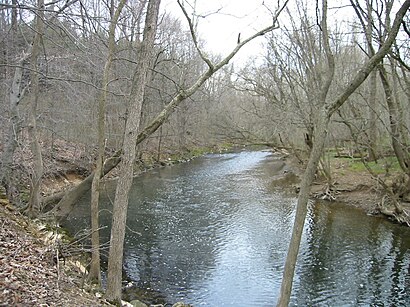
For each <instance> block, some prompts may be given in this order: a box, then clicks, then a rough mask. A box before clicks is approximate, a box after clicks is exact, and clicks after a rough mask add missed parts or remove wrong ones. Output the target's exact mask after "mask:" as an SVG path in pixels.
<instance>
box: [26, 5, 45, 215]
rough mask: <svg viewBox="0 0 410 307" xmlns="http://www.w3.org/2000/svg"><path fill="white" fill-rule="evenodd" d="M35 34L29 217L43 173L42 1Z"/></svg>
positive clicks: (36, 206) (36, 207)
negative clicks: (40, 105)
mask: <svg viewBox="0 0 410 307" xmlns="http://www.w3.org/2000/svg"><path fill="white" fill-rule="evenodd" d="M37 9H38V10H37V16H36V32H35V36H34V41H33V44H32V50H31V58H30V68H31V85H30V89H31V91H32V95H31V96H32V98H31V101H30V112H29V119H28V129H27V131H28V134H29V138H30V149H31V153H32V155H33V170H32V173H31V178H30V179H31V190H30V200H29V207H28V208H27V211H28V212H29V214H30V215H34V216H35V215H37V214H38V213H39V212H40V186H41V180H42V176H43V172H44V166H43V157H42V153H41V147H40V143H39V135H38V130H37V119H36V117H37V105H38V100H39V96H40V84H39V80H40V77H39V73H38V65H37V64H38V59H39V55H40V48H41V41H42V36H43V33H44V9H45V6H44V0H38V2H37Z"/></svg>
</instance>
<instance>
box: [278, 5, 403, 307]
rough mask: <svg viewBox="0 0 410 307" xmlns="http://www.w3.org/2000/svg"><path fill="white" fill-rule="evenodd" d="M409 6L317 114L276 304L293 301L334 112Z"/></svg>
mask: <svg viewBox="0 0 410 307" xmlns="http://www.w3.org/2000/svg"><path fill="white" fill-rule="evenodd" d="M409 7H410V0H406V1H405V2H404V3H403V5H402V6H401V7H400V9H399V11H398V12H397V14H396V17H395V20H394V23H393V26H392V28H391V31H390V32H389V35H388V37H387V39H386V41H385V43H384V44H383V45H382V46H381V48H380V49H379V51H378V52H377V53H375V55H374V56H373V57H371V58H370V59H369V60H368V61H367V62H365V63H364V64H363V66H362V67H361V69H360V70H359V71H358V72H357V74H356V76H355V77H354V78H353V80H352V81H351V82H350V83H349V84H348V86H347V87H346V88H345V89H344V90H343V91H342V93H341V94H340V95H339V96H338V97H337V99H335V100H334V101H331V102H328V103H325V104H324V106H323V107H322V109H321V110H320V112H319V113H318V114H319V118H318V120H317V126H316V128H315V130H316V131H315V139H314V141H313V149H312V154H311V155H310V157H309V161H308V166H307V168H306V171H305V173H304V176H303V179H302V184H301V189H300V194H299V198H298V202H297V207H296V216H295V221H294V226H293V230H292V237H291V241H290V243H289V249H288V254H287V257H286V262H285V268H284V273H283V278H282V285H281V290H280V296H279V300H278V303H277V306H280V307H285V306H288V305H289V302H290V295H291V291H292V284H293V277H294V273H295V267H296V260H297V254H298V252H299V246H300V242H301V237H302V233H303V226H304V223H305V219H306V213H307V204H308V198H309V193H310V186H311V184H312V182H313V179H314V173H315V171H316V168H317V165H318V162H319V159H320V155H321V153H322V150H323V146H324V142H325V139H326V136H327V128H328V124H329V121H330V118H331V116H332V115H333V113H334V112H335V111H337V110H338V109H339V108H340V107H341V106H342V105H343V104H344V103H345V102H346V100H347V99H348V98H349V96H350V95H351V94H352V93H353V92H354V91H355V90H356V89H357V88H358V87H359V86H360V85H361V84H362V83H363V81H364V80H365V79H366V78H367V77H368V75H369V74H370V72H371V71H372V70H373V69H374V68H375V67H376V65H377V64H378V63H379V62H380V61H381V60H382V59H383V57H384V56H385V55H386V54H387V53H388V52H389V50H390V48H391V46H392V44H393V42H394V40H395V38H396V36H397V33H398V31H399V28H400V24H401V22H402V20H403V17H404V15H405V14H406V12H407V10H408V9H409ZM312 174H313V175H312Z"/></svg>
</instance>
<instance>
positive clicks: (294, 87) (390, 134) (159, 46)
mask: <svg viewBox="0 0 410 307" xmlns="http://www.w3.org/2000/svg"><path fill="white" fill-rule="evenodd" d="M409 6H410V1H408V0H406V1H393V0H378V1H372V0H363V1H359V0H350V1H344V3H343V4H339V3H338V2H337V1H330V0H329V1H327V0H323V1H315V2H308V1H303V0H295V1H278V2H277V3H276V2H275V3H273V2H272V3H267V2H266V3H265V2H263V3H262V4H255V9H260V10H263V11H264V12H265V13H266V14H267V15H268V16H269V18H270V20H269V21H266V23H265V24H263V26H261V25H260V24H259V23H258V24H257V26H256V25H255V26H249V28H250V29H252V31H251V32H247V33H243V32H242V33H241V31H240V30H239V29H238V31H236V30H235V32H237V33H235V35H233V34H231V36H232V42H231V45H232V46H233V47H232V49H231V50H230V51H229V52H228V53H226V54H218V53H217V52H214V51H212V50H210V49H209V48H208V45H207V44H208V42H207V41H206V40H205V39H203V36H202V34H203V32H201V31H200V30H199V29H202V25H203V23H204V20H207V18H212V16H214V15H223V14H227V16H228V15H229V14H230V13H229V11H226V12H225V11H224V7H220V8H219V7H218V8H215V7H211V6H210V7H209V8H207V9H205V10H204V8H203V7H201V6H200V5H199V4H197V2H196V1H179V0H178V1H177V5H176V8H177V9H178V11H177V12H174V11H172V10H171V9H169V6H168V4H164V1H159V0H128V1H127V0H121V1H114V0H111V1H81V0H72V1H68V0H67V1H52V2H48V1H44V0H37V1H19V2H18V1H15V0H11V1H3V3H1V4H0V39H1V41H2V44H1V45H0V51H1V52H0V80H1V82H0V92H1V96H2V97H3V100H2V104H1V106H0V111H1V115H0V118H1V123H2V124H1V126H0V131H1V135H2V137H1V139H0V153H1V165H0V181H1V185H2V187H3V188H4V193H5V194H6V195H7V198H8V199H9V200H10V202H11V203H13V204H14V205H15V206H16V207H17V208H18V209H19V210H20V211H21V212H23V213H24V214H26V215H28V216H30V217H33V218H46V219H48V220H61V219H63V218H65V217H66V216H67V215H68V214H69V213H70V212H71V211H72V210H73V209H74V208H75V206H76V205H77V204H78V200H79V199H80V197H82V196H83V195H84V193H87V192H88V191H90V190H91V195H92V197H91V204H90V207H91V212H92V218H91V226H92V232H91V233H92V245H93V247H92V261H91V266H90V274H89V278H90V280H92V281H93V282H96V283H97V284H101V270H100V265H101V264H100V257H101V255H100V254H99V246H100V241H99V228H100V227H101V226H103V225H101V222H100V220H99V202H100V197H99V194H100V192H101V186H100V182H101V181H102V180H104V179H105V178H106V177H107V176H110V177H115V178H116V179H117V180H118V184H117V188H116V192H115V198H114V201H113V210H112V215H113V222H112V229H111V239H110V249H109V257H108V270H107V271H108V277H107V290H106V297H107V299H109V300H110V301H117V302H118V301H120V300H121V290H122V289H121V288H122V267H123V245H124V237H125V228H126V218H127V207H128V195H129V192H130V189H131V184H132V181H133V176H134V175H135V174H136V173H138V170H139V168H142V167H144V165H152V164H155V163H164V161H167V159H169V160H171V157H173V156H184V155H185V154H187V153H189V152H195V151H201V150H203V149H205V148H207V149H209V148H214V149H215V148H222V147H223V146H226V145H227V144H229V145H230V146H232V145H244V144H246V145H248V144H265V145H266V144H267V145H269V146H271V147H273V148H285V149H286V150H287V151H288V152H290V154H291V155H292V156H294V157H295V158H296V159H298V160H299V162H300V163H301V167H302V168H303V169H304V174H303V176H302V181H301V184H300V191H299V194H298V202H297V207H296V208H297V209H296V217H295V222H294V227H293V233H292V238H291V241H290V246H289V250H288V254H287V259H286V264H285V268H284V272H283V281H282V288H281V293H280V298H279V301H278V306H287V305H289V300H290V295H291V290H292V281H293V278H294V271H295V267H296V261H297V258H298V255H299V246H300V242H301V241H300V240H301V236H302V232H303V228H304V222H305V220H306V214H307V206H308V201H309V199H310V198H311V193H310V192H311V186H312V183H313V182H314V181H315V180H318V179H323V180H324V181H325V182H326V188H327V189H326V192H325V193H324V194H325V196H327V197H329V199H332V197H333V196H334V195H332V193H333V192H330V191H337V186H336V184H335V181H334V180H333V178H332V171H333V170H332V167H331V166H330V162H329V160H330V159H331V158H332V157H333V156H341V155H346V156H348V157H349V158H352V159H353V158H357V157H358V158H359V159H360V161H361V163H363V165H364V166H365V168H366V169H367V171H368V172H369V173H370V174H371V176H372V178H373V179H374V181H375V183H376V184H377V185H378V186H380V187H381V188H380V190H379V191H378V193H379V195H380V203H379V206H380V212H382V213H383V214H385V215H388V216H392V217H394V219H395V220H396V221H398V222H401V223H404V224H406V223H407V224H409V223H410V219H409V212H408V210H407V204H408V202H410V167H409V165H410V127H409V122H410V121H409V120H410V109H409V108H408V106H409V103H410V79H409V78H410V77H409V66H410V64H409V63H408V62H409V44H408V43H409V39H410V31H409V28H410V25H409V18H410V15H409ZM164 7H165V8H164ZM232 15H235V14H233V13H232ZM245 17H246V16H245V15H244V16H243V17H235V18H238V19H239V20H240V19H241V18H245ZM226 18H227V20H228V17H226ZM238 33H239V34H238ZM248 33H250V34H248ZM215 35H217V33H215ZM255 40H259V41H260V42H262V41H263V44H262V45H261V47H260V48H259V49H258V50H255V55H254V57H252V56H251V57H249V58H248V59H247V62H246V63H241V64H238V63H237V62H235V59H236V58H237V57H238V53H239V54H240V52H241V50H242V49H244V48H245V46H247V45H249V44H250V43H253V42H254V41H255ZM227 45H228V43H227ZM256 53H259V54H261V55H262V56H261V57H260V58H257V54H256ZM388 159H390V160H388ZM388 161H393V162H388ZM369 163H379V165H382V167H383V168H384V169H385V173H384V174H383V175H384V176H382V175H381V174H376V173H375V172H374V171H373V170H372V169H371V167H370V166H369ZM391 174H393V176H391ZM69 176H72V177H75V178H77V179H79V180H78V181H76V183H75V184H72V185H67V186H66V187H65V189H63V190H62V191H58V193H49V192H47V191H48V190H47V186H48V185H51V183H54V182H60V181H67V178H68V177H69ZM52 192H56V191H52Z"/></svg>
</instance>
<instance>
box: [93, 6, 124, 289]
mask: <svg viewBox="0 0 410 307" xmlns="http://www.w3.org/2000/svg"><path fill="white" fill-rule="evenodd" d="M125 3H126V0H121V1H120V3H119V5H118V7H117V9H116V10H115V12H114V3H113V1H111V11H110V12H111V14H110V15H111V23H110V29H109V34H108V55H107V60H106V62H105V65H104V71H103V80H102V89H101V94H100V97H99V99H98V155H97V164H96V168H95V173H94V177H93V181H92V187H91V250H92V252H91V263H90V273H89V279H90V280H91V281H92V282H94V283H96V284H98V285H100V284H101V268H100V234H99V230H98V229H99V227H100V225H99V224H100V223H99V217H98V215H99V199H100V182H101V177H102V173H103V167H104V165H103V163H104V152H105V112H106V104H107V90H108V82H109V72H110V68H111V64H112V61H113V57H114V52H115V29H116V27H117V23H118V19H119V17H120V14H121V11H122V9H123V8H124V5H125Z"/></svg>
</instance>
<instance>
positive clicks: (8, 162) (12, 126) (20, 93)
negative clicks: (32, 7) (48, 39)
mask: <svg viewBox="0 0 410 307" xmlns="http://www.w3.org/2000/svg"><path fill="white" fill-rule="evenodd" d="M29 56H30V52H29V53H23V55H22V57H21V59H20V60H19V62H18V65H17V67H16V69H15V71H14V77H13V82H12V85H11V91H10V96H9V122H8V128H7V130H8V134H7V135H8V139H7V141H6V145H5V149H4V151H3V154H2V159H1V160H2V163H1V169H0V183H1V184H2V185H3V186H4V187H5V189H6V194H7V197H8V199H9V200H10V201H11V202H13V191H14V190H16V188H15V187H14V184H13V180H12V173H13V156H14V152H15V150H16V148H17V144H18V143H17V138H18V134H19V133H20V130H21V119H20V116H19V113H18V105H19V103H20V101H21V99H23V97H24V94H25V90H26V88H23V85H22V81H23V80H22V78H23V70H24V69H23V67H24V66H25V65H26V62H27V59H28V58H29Z"/></svg>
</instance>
